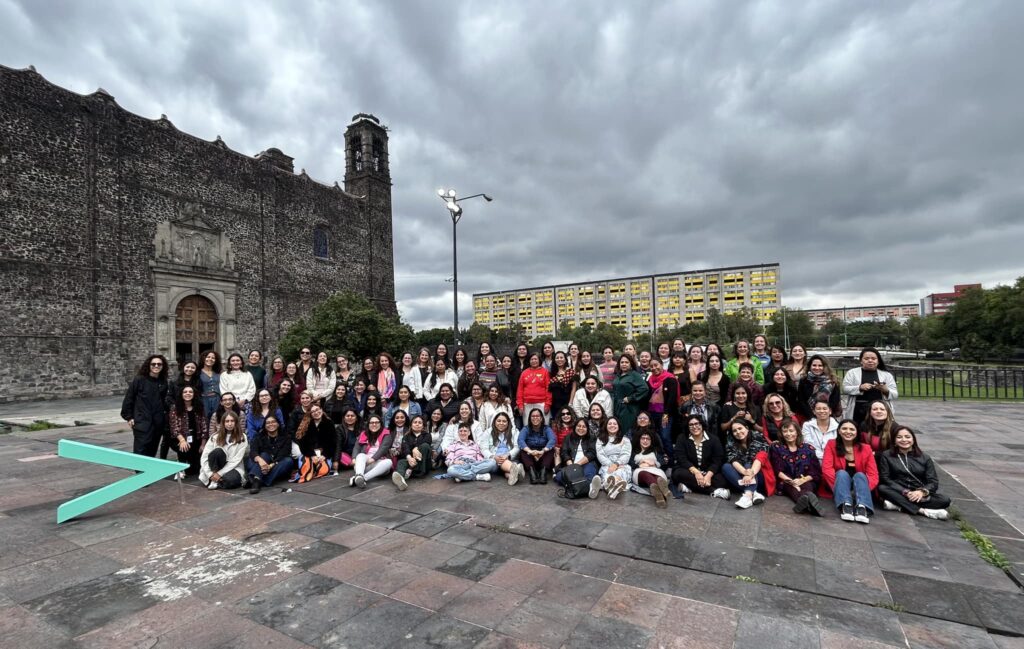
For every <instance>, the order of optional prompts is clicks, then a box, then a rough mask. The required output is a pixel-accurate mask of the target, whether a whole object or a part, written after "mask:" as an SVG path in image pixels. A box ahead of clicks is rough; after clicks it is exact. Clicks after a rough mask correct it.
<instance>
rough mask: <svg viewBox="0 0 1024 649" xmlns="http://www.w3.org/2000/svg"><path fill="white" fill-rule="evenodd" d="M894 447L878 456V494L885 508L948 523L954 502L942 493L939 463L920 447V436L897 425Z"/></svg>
mask: <svg viewBox="0 0 1024 649" xmlns="http://www.w3.org/2000/svg"><path fill="white" fill-rule="evenodd" d="M892 441H893V447H892V448H891V449H889V450H888V451H883V452H881V453H879V454H878V495H879V496H881V497H882V498H883V499H884V500H883V501H882V505H883V506H884V507H885V508H886V509H888V510H892V511H898V510H903V511H905V512H909V513H911V514H920V515H921V516H927V517H928V518H934V519H937V520H941V521H944V520H946V519H947V518H949V512H947V511H946V508H947V507H949V504H950V502H952V501H951V500H950V499H949V497H948V496H944V495H942V494H940V493H938V489H939V478H938V475H937V474H936V472H935V463H934V462H932V459H931V458H930V457H928V455H926V454H925V453H924V452H922V451H921V449H920V447H918V445H917V435H916V434H914V431H912V430H911V429H910V428H907V427H906V426H897V427H896V431H895V435H893V440H892Z"/></svg>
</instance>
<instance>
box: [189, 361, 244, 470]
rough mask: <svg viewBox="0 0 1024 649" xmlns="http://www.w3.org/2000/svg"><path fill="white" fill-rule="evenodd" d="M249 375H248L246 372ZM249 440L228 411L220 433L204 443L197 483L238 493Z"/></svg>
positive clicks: (232, 413)
mask: <svg viewBox="0 0 1024 649" xmlns="http://www.w3.org/2000/svg"><path fill="white" fill-rule="evenodd" d="M246 374H248V372H246ZM248 455H249V440H248V438H246V436H245V431H244V430H242V426H241V425H240V424H239V423H238V415H236V414H235V413H234V412H232V411H230V410H228V411H227V412H225V413H224V418H223V419H222V420H221V426H220V430H219V431H218V432H217V434H216V435H214V436H213V437H211V438H210V439H209V441H207V442H206V446H205V447H204V448H203V455H202V457H201V458H200V459H199V481H200V482H202V483H203V484H204V485H206V486H207V487H208V488H209V489H237V488H238V487H241V486H242V483H243V482H245V458H246V457H248Z"/></svg>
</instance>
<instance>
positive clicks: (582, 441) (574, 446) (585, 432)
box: [555, 419, 601, 498]
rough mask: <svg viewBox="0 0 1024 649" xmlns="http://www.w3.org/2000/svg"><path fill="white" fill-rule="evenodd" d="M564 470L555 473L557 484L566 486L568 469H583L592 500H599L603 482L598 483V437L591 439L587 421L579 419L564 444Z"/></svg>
mask: <svg viewBox="0 0 1024 649" xmlns="http://www.w3.org/2000/svg"><path fill="white" fill-rule="evenodd" d="M561 453H562V457H561V465H562V469H561V470H560V471H557V472H556V473H555V482H557V483H558V484H560V485H564V484H565V477H564V471H565V468H566V467H569V466H571V465H573V464H576V465H579V467H580V468H581V469H583V477H584V478H586V479H587V480H589V481H590V492H589V494H588V495H589V496H590V498H597V495H598V493H600V491H601V480H600V479H599V478H598V479H597V482H595V481H594V479H595V478H596V477H597V469H598V467H599V466H600V465H599V464H598V462H597V437H591V435H590V431H589V428H588V427H587V421H586V420H585V419H577V420H576V423H575V424H574V425H573V431H572V434H571V435H569V436H568V437H566V438H565V440H563V442H562V450H561Z"/></svg>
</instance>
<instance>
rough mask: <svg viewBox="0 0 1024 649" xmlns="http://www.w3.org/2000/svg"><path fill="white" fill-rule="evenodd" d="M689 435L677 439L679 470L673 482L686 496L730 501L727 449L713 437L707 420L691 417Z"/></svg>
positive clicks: (675, 470) (676, 470)
mask: <svg viewBox="0 0 1024 649" xmlns="http://www.w3.org/2000/svg"><path fill="white" fill-rule="evenodd" d="M683 425H684V426H685V428H686V435H680V436H679V438H678V439H676V468H675V469H674V470H673V471H672V481H673V482H674V483H676V484H677V485H679V488H680V490H681V491H682V492H683V493H691V492H696V493H701V494H709V495H711V497H712V498H721V499H722V500H729V489H728V483H727V482H726V481H725V478H724V477H723V476H722V465H723V464H724V463H725V448H723V446H722V443H721V442H720V441H718V437H717V436H716V435H715V434H711V435H709V434H708V433H709V432H711V431H708V430H707V429H706V428H705V426H704V420H703V419H701V418H700V417H698V416H697V415H688V416H687V417H686V418H685V419H684V420H683Z"/></svg>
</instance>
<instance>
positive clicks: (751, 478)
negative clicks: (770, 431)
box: [722, 419, 775, 509]
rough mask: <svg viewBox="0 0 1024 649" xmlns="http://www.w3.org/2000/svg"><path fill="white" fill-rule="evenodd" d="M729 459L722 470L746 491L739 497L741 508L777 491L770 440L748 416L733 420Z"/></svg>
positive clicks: (734, 486)
mask: <svg viewBox="0 0 1024 649" xmlns="http://www.w3.org/2000/svg"><path fill="white" fill-rule="evenodd" d="M725 460H726V461H725V464H723V465H722V473H723V474H724V476H725V481H726V482H728V483H729V486H730V487H731V488H732V491H734V492H737V493H740V494H742V495H741V496H740V499H739V500H738V501H736V506H737V507H739V508H740V509H749V508H750V506H751V505H757V504H760V503H763V502H764V498H765V494H769V493H772V492H773V491H775V475H774V474H773V473H772V468H771V463H770V461H769V459H768V444H766V443H765V441H764V438H763V437H761V436H760V435H759V434H758V433H757V432H755V431H754V429H753V427H752V426H751V425H750V424H749V423H748V422H747V421H746V420H745V419H737V420H736V421H734V422H733V423H732V434H731V435H730V436H729V444H728V446H726V447H725Z"/></svg>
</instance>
